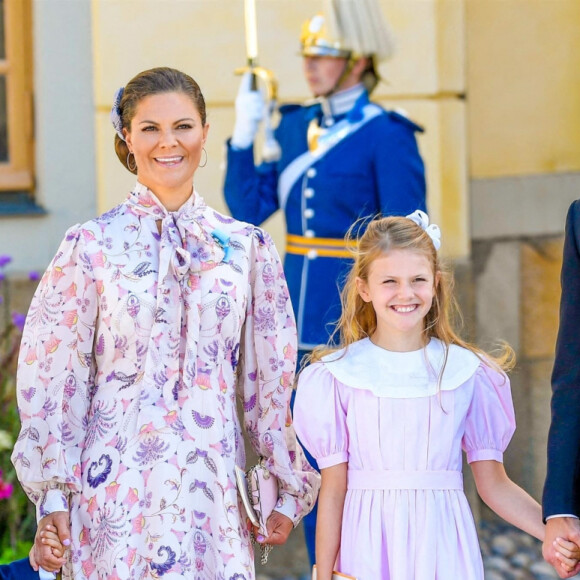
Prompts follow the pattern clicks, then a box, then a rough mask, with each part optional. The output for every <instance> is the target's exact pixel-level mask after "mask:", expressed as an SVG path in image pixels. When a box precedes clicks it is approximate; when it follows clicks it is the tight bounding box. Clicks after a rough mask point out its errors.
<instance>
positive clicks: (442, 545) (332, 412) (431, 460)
mask: <svg viewBox="0 0 580 580" xmlns="http://www.w3.org/2000/svg"><path fill="white" fill-rule="evenodd" d="M442 360H443V346H442V344H441V343H440V342H439V341H438V340H435V339H432V340H431V342H430V343H429V345H428V346H427V348H426V349H423V350H419V351H413V352H406V353H395V352H389V351H386V350H383V349H381V348H379V347H377V346H375V345H374V344H373V343H372V342H370V340H368V339H364V340H362V341H359V342H357V343H354V344H353V345H351V346H350V347H349V348H348V350H347V352H346V355H345V356H343V357H342V358H340V353H338V354H333V355H329V356H328V357H325V359H323V362H320V363H316V364H313V365H311V366H309V367H307V368H306V369H305V370H304V371H303V372H302V373H301V376H300V379H299V384H298V392H297V396H296V404H295V407H294V425H295V428H296V432H297V434H298V437H299V438H300V440H301V442H302V444H303V445H304V446H305V447H306V448H307V449H308V450H309V451H310V453H312V455H313V456H314V457H315V459H316V460H317V461H318V465H319V467H320V468H321V469H324V468H327V467H331V466H333V465H338V464H340V463H343V462H348V490H347V494H346V500H345V505H344V512H343V524H342V539H341V548H340V553H339V556H338V562H337V568H338V569H339V571H341V572H343V573H346V574H351V575H354V576H355V577H356V578H357V579H358V580H379V579H380V580H458V579H461V580H476V579H477V580H479V579H482V578H483V566H482V560H481V553H480V549H479V545H478V540H477V535H476V530H475V525H474V521H473V517H472V514H471V511H470V508H469V505H468V503H467V499H466V497H465V494H464V492H463V484H462V474H461V467H462V448H463V450H464V451H466V453H467V460H468V461H469V462H473V461H480V460H489V459H492V460H495V461H500V462H501V461H502V455H503V451H504V450H505V448H506V447H507V445H508V442H509V441H510V439H511V436H512V434H513V432H514V429H515V419H514V410H513V405H512V399H511V393H510V386H509V381H508V379H507V378H506V377H505V376H504V375H502V374H500V373H499V372H497V371H495V370H492V369H491V368H490V367H489V366H487V365H486V364H483V363H482V362H481V361H480V360H479V359H478V358H477V357H476V356H475V355H474V354H472V353H471V352H470V351H467V350H465V349H462V348H460V347H456V346H452V347H451V349H450V352H449V359H448V361H447V365H446V368H445V372H444V375H443V380H442V384H441V386H440V390H438V385H437V375H438V371H439V369H440V368H441V364H442Z"/></svg>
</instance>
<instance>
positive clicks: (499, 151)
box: [466, 0, 580, 178]
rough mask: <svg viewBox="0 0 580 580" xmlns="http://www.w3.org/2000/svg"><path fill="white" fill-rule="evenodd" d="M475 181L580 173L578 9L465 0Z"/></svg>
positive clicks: (554, 3)
mask: <svg viewBox="0 0 580 580" xmlns="http://www.w3.org/2000/svg"><path fill="white" fill-rule="evenodd" d="M466 32H467V39H468V43H467V56H468V67H467V71H468V73H467V85H468V99H469V113H468V119H469V121H468V127H469V141H470V158H471V162H470V173H471V175H472V176H473V177H475V178H489V177H500V176H512V175H526V174H527V175H530V174H542V173H544V174H545V173H553V172H569V171H578V170H580V2H578V0H501V1H498V0H493V1H491V0H467V2H466Z"/></svg>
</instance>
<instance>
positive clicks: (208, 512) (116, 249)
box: [12, 183, 319, 580]
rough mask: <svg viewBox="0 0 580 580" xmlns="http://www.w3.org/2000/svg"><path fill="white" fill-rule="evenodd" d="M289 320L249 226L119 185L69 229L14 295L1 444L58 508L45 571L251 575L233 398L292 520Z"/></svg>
mask: <svg viewBox="0 0 580 580" xmlns="http://www.w3.org/2000/svg"><path fill="white" fill-rule="evenodd" d="M295 363H296V331H295V323H294V318H293V314H292V308H291V305H290V301H289V296H288V291H287V288H286V283H285V279H284V274H283V270H282V266H281V263H280V259H279V257H278V255H277V253H276V250H275V248H274V246H273V244H272V241H271V239H270V238H269V237H268V235H267V234H266V233H264V232H263V231H262V230H260V229H259V228H256V227H254V226H251V225H248V224H246V223H242V222H238V221H236V220H234V219H232V218H229V217H227V216H224V215H221V214H219V213H218V212H216V211H214V210H212V209H210V208H209V207H207V206H206V205H205V203H204V201H203V199H202V198H201V197H199V196H198V195H197V193H195V192H194V193H193V195H192V196H191V198H190V199H189V200H188V201H187V202H186V203H185V204H184V205H183V206H182V207H181V208H180V209H179V210H178V211H177V212H168V211H167V210H166V209H165V208H164V207H163V205H162V204H161V203H160V202H159V200H158V199H157V198H156V197H155V196H154V195H153V193H152V192H151V191H149V190H148V189H147V188H146V187H145V186H143V185H142V184H140V183H137V185H136V188H135V190H134V191H133V192H132V193H131V194H130V195H129V196H128V198H127V200H126V201H125V202H124V203H122V204H121V205H119V206H118V207H116V208H114V209H113V210H112V211H110V212H108V213H106V214H104V215H102V216H101V217H99V218H97V219H95V220H92V221H90V222H88V223H86V224H84V225H81V226H79V225H77V226H74V227H72V228H71V229H70V230H69V231H68V232H67V233H66V237H65V239H64V241H63V242H62V244H61V246H60V248H59V250H58V252H57V254H56V256H55V258H54V259H53V261H52V263H51V265H50V266H49V268H48V270H47V271H46V273H45V275H44V277H43V278H42V281H41V283H40V285H39V288H38V290H37V292H36V294H35V297H34V299H33V302H32V305H31V307H30V310H29V313H28V317H27V322H26V327H25V330H24V335H23V339H22V346H21V353H20V361H19V370H18V403H19V410H20V415H21V420H22V430H21V433H20V437H19V439H18V441H17V443H16V445H15V448H14V452H13V456H12V459H13V462H14V465H15V467H16V470H17V473H18V477H19V479H20V481H21V483H22V485H23V487H24V489H25V490H26V492H27V493H28V495H29V497H30V498H31V500H32V501H33V502H34V503H35V504H36V505H37V512H38V517H39V518H40V517H43V516H44V515H46V514H47V513H50V512H53V511H56V510H70V519H71V533H72V546H71V549H70V558H69V562H68V563H67V564H66V565H65V567H64V568H63V578H65V579H71V578H74V579H75V580H79V579H91V580H93V579H97V578H99V579H104V578H107V579H111V580H115V579H120V580H127V579H132V578H136V579H137V578H161V577H163V578H164V579H167V580H170V579H174V578H189V579H195V580H198V579H199V580H202V579H208V580H209V579H211V580H215V579H223V580H243V579H247V580H251V579H253V578H254V564H253V551H252V548H251V543H250V538H249V534H248V531H247V528H246V521H245V516H244V514H243V512H242V509H243V508H242V507H241V504H240V502H239V499H238V495H237V491H236V485H235V478H234V467H235V465H236V464H238V465H240V466H243V465H244V463H245V457H244V444H243V438H242V432H241V425H240V420H239V419H238V413H237V406H236V396H240V397H241V398H242V406H243V416H244V422H245V426H246V430H247V433H248V435H249V438H250V440H251V444H252V446H253V448H254V449H255V451H256V452H257V453H258V454H259V455H261V456H263V457H265V459H266V464H267V466H268V468H269V469H270V470H271V471H272V472H273V473H274V474H275V475H276V476H277V477H278V479H279V484H280V496H279V501H278V505H277V507H276V509H277V510H278V511H280V512H281V513H283V514H284V515H287V516H288V517H289V518H291V519H292V521H293V522H294V523H297V522H298V521H299V520H300V518H301V517H302V516H303V515H304V514H305V513H306V512H308V511H309V510H310V508H311V507H312V505H313V503H314V501H315V499H316V494H317V490H318V485H319V479H318V475H317V474H316V473H315V472H314V471H313V470H312V469H311V468H310V466H309V465H308V463H307V462H306V460H305V459H304V456H303V452H302V450H301V449H300V447H299V446H298V445H297V443H296V436H295V433H294V430H293V427H292V426H291V420H290V417H289V411H288V401H289V392H290V387H291V384H292V381H293V377H294V368H295Z"/></svg>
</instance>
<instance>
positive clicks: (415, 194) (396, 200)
mask: <svg viewBox="0 0 580 580" xmlns="http://www.w3.org/2000/svg"><path fill="white" fill-rule="evenodd" d="M404 122H405V121H401V122H394V123H391V124H390V126H389V128H388V130H387V131H386V132H384V133H383V135H382V138H381V142H380V143H378V144H377V146H376V147H375V149H374V170H375V179H376V184H377V191H378V198H379V206H380V209H381V213H382V214H383V215H408V214H409V213H412V212H414V211H415V210H416V209H420V210H422V211H427V208H426V202H425V196H426V185H425V167H424V164H423V160H422V159H421V156H420V155H419V150H418V148H417V141H416V139H415V136H414V133H413V131H411V130H409V129H408V128H407V127H404V126H403V125H402V124H401V123H404Z"/></svg>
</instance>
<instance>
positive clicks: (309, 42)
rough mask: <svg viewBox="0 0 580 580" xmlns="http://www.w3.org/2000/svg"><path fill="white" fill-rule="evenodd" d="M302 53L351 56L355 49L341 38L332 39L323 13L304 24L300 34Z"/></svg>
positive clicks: (305, 54) (335, 56) (340, 56)
mask: <svg viewBox="0 0 580 580" xmlns="http://www.w3.org/2000/svg"><path fill="white" fill-rule="evenodd" d="M300 47H301V48H300V54H301V55H302V56H330V57H334V58H351V57H353V56H354V55H353V51H352V50H351V49H350V48H347V47H345V46H344V45H343V43H342V42H341V41H340V40H337V39H332V38H331V37H330V34H329V30H328V27H327V26H326V21H325V18H324V16H323V15H322V14H316V15H315V16H313V17H312V18H310V19H309V20H307V21H306V22H304V24H303V25H302V33H301V34H300Z"/></svg>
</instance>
